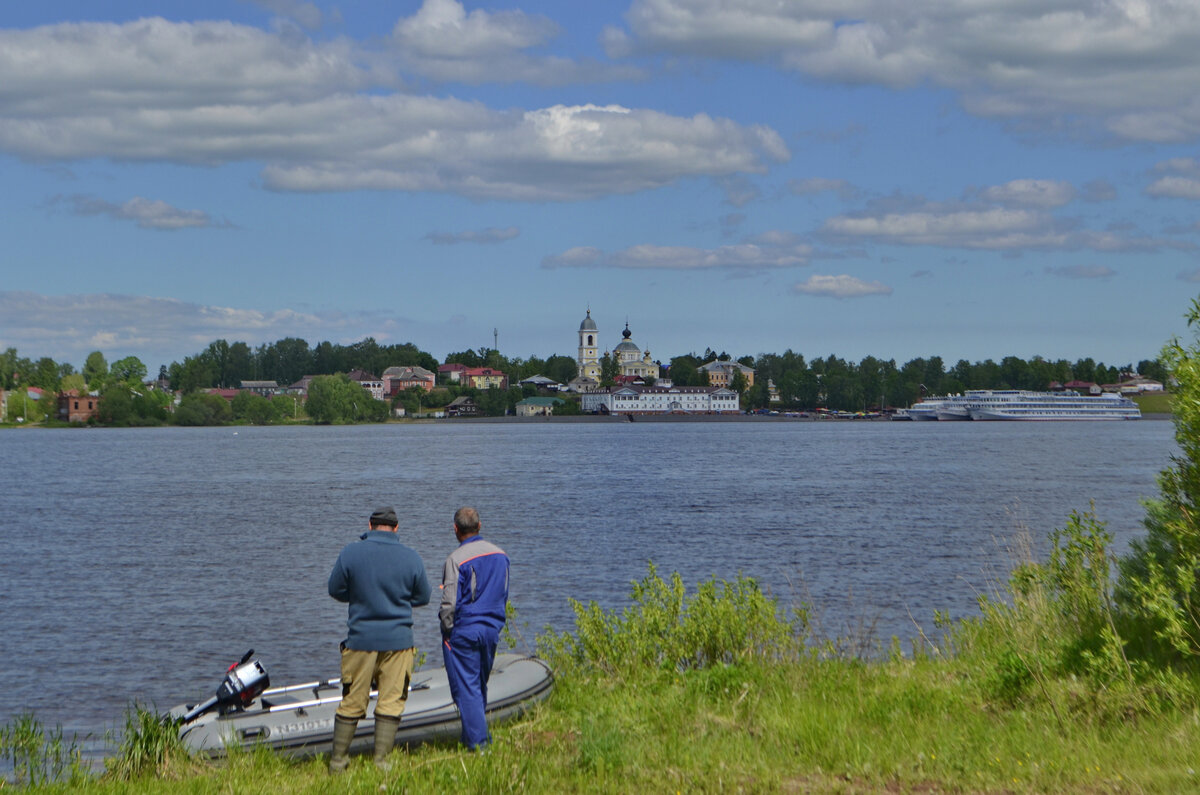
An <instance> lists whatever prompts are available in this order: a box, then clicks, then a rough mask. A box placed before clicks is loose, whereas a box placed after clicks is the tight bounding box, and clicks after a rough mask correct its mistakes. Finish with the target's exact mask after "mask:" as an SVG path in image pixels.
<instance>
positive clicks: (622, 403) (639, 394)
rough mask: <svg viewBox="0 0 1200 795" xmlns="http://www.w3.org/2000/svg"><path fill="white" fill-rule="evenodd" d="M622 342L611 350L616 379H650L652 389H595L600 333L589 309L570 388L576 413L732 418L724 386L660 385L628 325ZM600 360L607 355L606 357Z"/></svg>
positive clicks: (734, 401) (734, 408)
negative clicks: (576, 398)
mask: <svg viewBox="0 0 1200 795" xmlns="http://www.w3.org/2000/svg"><path fill="white" fill-rule="evenodd" d="M621 337H622V339H621V341H620V342H619V343H617V346H616V348H614V349H613V351H612V355H614V356H616V358H617V363H618V364H619V365H620V375H622V376H628V377H631V378H638V379H647V380H648V379H654V381H655V382H656V383H655V384H654V386H645V385H642V384H630V383H625V384H623V385H621V386H614V387H610V388H607V389H602V388H601V387H600V362H601V359H602V358H603V356H602V355H601V354H600V330H599V328H597V326H596V321H595V320H593V319H592V310H591V309H588V311H587V316H586V317H584V319H583V322H582V323H580V324H579V358H578V359H577V360H576V364H577V365H578V366H579V375H578V377H576V378H575V380H573V381H572V382H571V388H572V389H574V390H575V391H577V392H580V393H582V400H581V403H580V408H581V409H582V410H583V411H584V412H585V413H588V414H628V415H634V414H737V413H739V412H740V404H741V400H740V398H739V396H738V393H737V392H735V391H733V390H732V389H728V388H726V387H723V386H720V387H718V386H685V387H677V386H674V385H672V384H671V383H670V382H669V381H662V380H659V367H658V365H657V364H656V363H655V362H654V360H653V359H651V358H650V351H649V350H646V351H644V352H643V351H642V349H641V348H639V347H638V346H637V344H636V343H634V341H633V339H632V337H633V332H631V331H630V330H629V323H626V324H625V330H624V331H623V332H621ZM605 355H608V354H607V352H606V353H605Z"/></svg>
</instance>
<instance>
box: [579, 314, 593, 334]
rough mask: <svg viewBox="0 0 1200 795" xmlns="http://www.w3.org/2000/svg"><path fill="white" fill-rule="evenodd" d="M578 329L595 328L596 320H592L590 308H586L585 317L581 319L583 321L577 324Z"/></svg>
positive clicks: (588, 329)
mask: <svg viewBox="0 0 1200 795" xmlns="http://www.w3.org/2000/svg"><path fill="white" fill-rule="evenodd" d="M579 330H580V331H595V330H596V321H594V320H592V310H590V309H589V310H588V312H587V317H585V318H584V319H583V322H582V323H580V324H579Z"/></svg>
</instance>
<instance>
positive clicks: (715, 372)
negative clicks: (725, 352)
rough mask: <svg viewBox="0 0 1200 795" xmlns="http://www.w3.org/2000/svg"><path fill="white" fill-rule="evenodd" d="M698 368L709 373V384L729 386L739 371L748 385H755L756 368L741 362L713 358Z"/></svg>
mask: <svg viewBox="0 0 1200 795" xmlns="http://www.w3.org/2000/svg"><path fill="white" fill-rule="evenodd" d="M696 369H697V370H700V371H701V372H704V373H707V374H708V385H709V386H724V387H728V386H730V385H732V383H733V377H734V375H735V374H736V373H738V372H741V374H742V375H743V376H744V377H745V379H746V386H747V387H752V386H754V368H753V367H747V366H746V365H744V364H742V363H741V362H734V361H728V362H722V361H718V360H716V359H713V360H712V361H711V362H709V363H708V364H702V365H700V366H699V367H697V368H696Z"/></svg>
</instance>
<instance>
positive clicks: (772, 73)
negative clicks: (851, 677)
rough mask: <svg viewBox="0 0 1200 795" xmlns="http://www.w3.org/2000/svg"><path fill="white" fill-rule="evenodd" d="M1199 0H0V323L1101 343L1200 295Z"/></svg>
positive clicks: (749, 346)
mask: <svg viewBox="0 0 1200 795" xmlns="http://www.w3.org/2000/svg"><path fill="white" fill-rule="evenodd" d="M1198 140H1200V4H1197V3H1195V2H1194V1H1193V0H1057V1H1056V2H1053V3H1049V2H1034V0H936V1H935V0H906V2H904V3H896V2H894V0H790V1H789V2H776V0H724V1H723V2H722V1H721V0H613V1H612V2H603V3H601V2H588V3H583V2H567V3H564V2H561V0H556V1H552V0H489V1H488V2H482V3H480V2H460V1H459V0H423V2H415V1H414V2H390V3H379V2H363V1H362V0H345V1H344V2H340V3H323V2H300V1H299V0H191V1H190V2H139V1H138V0H108V2H105V3H95V2H92V1H91V0H80V1H79V2H66V1H63V2H59V1H57V0H46V2H42V3H4V4H3V6H2V7H0V349H2V348H8V347H15V348H17V350H18V352H19V354H20V355H22V356H27V357H30V358H34V359H36V358H39V357H42V356H50V357H52V358H54V359H55V360H56V361H60V362H61V361H65V362H69V363H72V364H74V365H75V367H76V368H79V367H82V365H83V362H84V360H85V359H86V357H87V355H88V353H89V352H91V351H95V350H99V351H101V352H102V353H104V354H105V356H106V358H107V359H108V360H109V361H115V360H116V359H120V358H124V357H126V356H137V357H138V358H140V359H141V360H142V361H143V363H145V364H146V365H147V367H148V368H149V369H150V370H151V371H157V369H158V367H159V365H162V364H170V363H171V362H172V361H182V360H183V358H184V357H185V356H190V355H194V354H196V353H198V352H200V351H202V350H203V349H204V348H205V347H207V345H208V344H209V343H210V342H212V341H214V340H217V339H225V340H227V341H229V342H235V341H242V342H247V343H249V344H250V345H251V346H252V347H256V346H258V345H260V344H263V343H268V342H273V341H275V340H278V339H281V338H283V337H300V338H303V339H306V340H308V341H309V343H310V344H313V345H316V344H317V343H318V342H321V341H325V340H328V341H331V342H335V343H341V344H350V343H353V342H357V341H359V340H362V339H364V338H365V337H368V336H371V337H374V338H375V339H376V340H377V341H378V342H380V343H382V344H394V343H404V342H411V343H414V344H415V345H417V346H418V347H420V348H421V349H423V350H426V351H429V352H430V353H432V354H433V355H434V356H435V357H437V358H438V359H439V360H442V359H443V358H444V357H445V356H446V355H447V354H448V353H451V352H455V351H462V350H467V349H478V348H481V347H492V346H493V343H494V342H498V347H499V349H500V351H501V352H502V353H504V354H505V355H506V356H509V357H518V356H519V357H529V356H535V355H536V356H543V357H544V356H549V355H551V354H566V355H571V356H574V355H575V353H576V348H577V346H578V344H579V343H578V335H577V331H578V328H579V324H580V321H582V320H583V318H584V315H585V313H586V312H587V311H588V310H590V311H591V315H592V317H593V319H594V320H595V321H596V323H597V325H598V327H599V330H600V343H601V346H602V347H603V348H608V349H611V348H612V347H614V346H615V345H616V344H617V343H618V342H620V341H621V331H622V330H623V329H624V327H625V324H626V323H628V324H629V328H630V329H631V331H632V333H633V340H634V341H635V342H636V343H637V344H638V345H640V346H641V347H642V348H643V349H649V350H650V351H651V354H652V355H653V357H654V358H656V359H660V360H662V361H667V360H669V359H670V357H672V356H676V355H681V354H685V353H690V352H697V353H700V352H703V351H704V350H705V349H706V348H712V349H713V350H714V351H718V352H720V351H725V352H728V353H730V354H732V355H734V356H743V355H757V354H759V353H764V352H774V353H781V352H783V351H784V350H787V349H791V350H793V351H796V352H797V353H802V354H804V355H805V356H806V357H809V358H810V359H811V358H814V357H817V356H827V355H830V354H834V355H837V356H840V357H843V358H846V359H850V360H853V361H858V360H860V359H861V358H862V357H864V356H868V355H871V356H875V357H879V358H883V359H895V360H896V361H897V363H898V364H902V363H903V362H905V361H908V360H910V359H912V358H916V357H929V356H941V357H943V359H944V360H946V361H947V363H948V364H949V363H953V362H955V361H957V360H959V359H967V360H969V361H981V360H983V359H987V358H993V359H996V360H999V359H1000V358H1002V357H1004V356H1020V357H1022V358H1030V357H1032V356H1035V355H1040V356H1043V357H1046V358H1049V359H1060V358H1065V359H1068V360H1070V361H1074V360H1077V359H1080V358H1085V357H1091V358H1093V359H1095V360H1097V361H1102V362H1105V363H1107V364H1109V365H1121V364H1126V363H1134V364H1136V363H1137V362H1138V361H1140V360H1142V359H1152V358H1154V357H1155V356H1156V355H1157V354H1158V352H1159V351H1160V350H1161V348H1162V346H1163V345H1164V344H1165V343H1167V342H1168V341H1170V340H1171V339H1172V338H1173V337H1175V336H1185V335H1187V334H1188V333H1189V332H1188V329H1187V327H1186V324H1185V321H1184V319H1183V316H1184V313H1185V312H1186V311H1187V309H1188V307H1189V305H1190V302H1191V301H1192V299H1193V298H1194V297H1196V296H1197V294H1200V249H1198V244H1200V152H1198V149H1197V143H1198Z"/></svg>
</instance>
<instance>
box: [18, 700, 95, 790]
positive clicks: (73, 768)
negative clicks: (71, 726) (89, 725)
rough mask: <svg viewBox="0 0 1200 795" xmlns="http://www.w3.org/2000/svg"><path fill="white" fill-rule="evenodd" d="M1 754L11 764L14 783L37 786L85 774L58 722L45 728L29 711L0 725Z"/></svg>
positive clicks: (77, 753)
mask: <svg viewBox="0 0 1200 795" xmlns="http://www.w3.org/2000/svg"><path fill="white" fill-rule="evenodd" d="M0 758H3V760H4V763H5V766H7V767H11V769H12V775H13V781H14V783H15V784H17V785H29V786H39V785H43V784H47V783H52V782H63V781H67V782H74V781H79V780H81V779H82V778H84V770H83V765H82V759H81V753H80V749H79V746H78V744H77V743H75V742H74V740H67V739H66V738H65V737H64V736H63V730H62V727H61V726H56V727H55V728H54V729H46V727H44V726H43V725H42V724H41V722H40V721H39V720H38V719H37V718H36V717H35V716H34V715H33V714H32V713H25V714H22V715H19V716H18V717H17V718H16V720H14V721H13V722H12V723H10V724H9V725H7V726H4V727H0Z"/></svg>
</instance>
